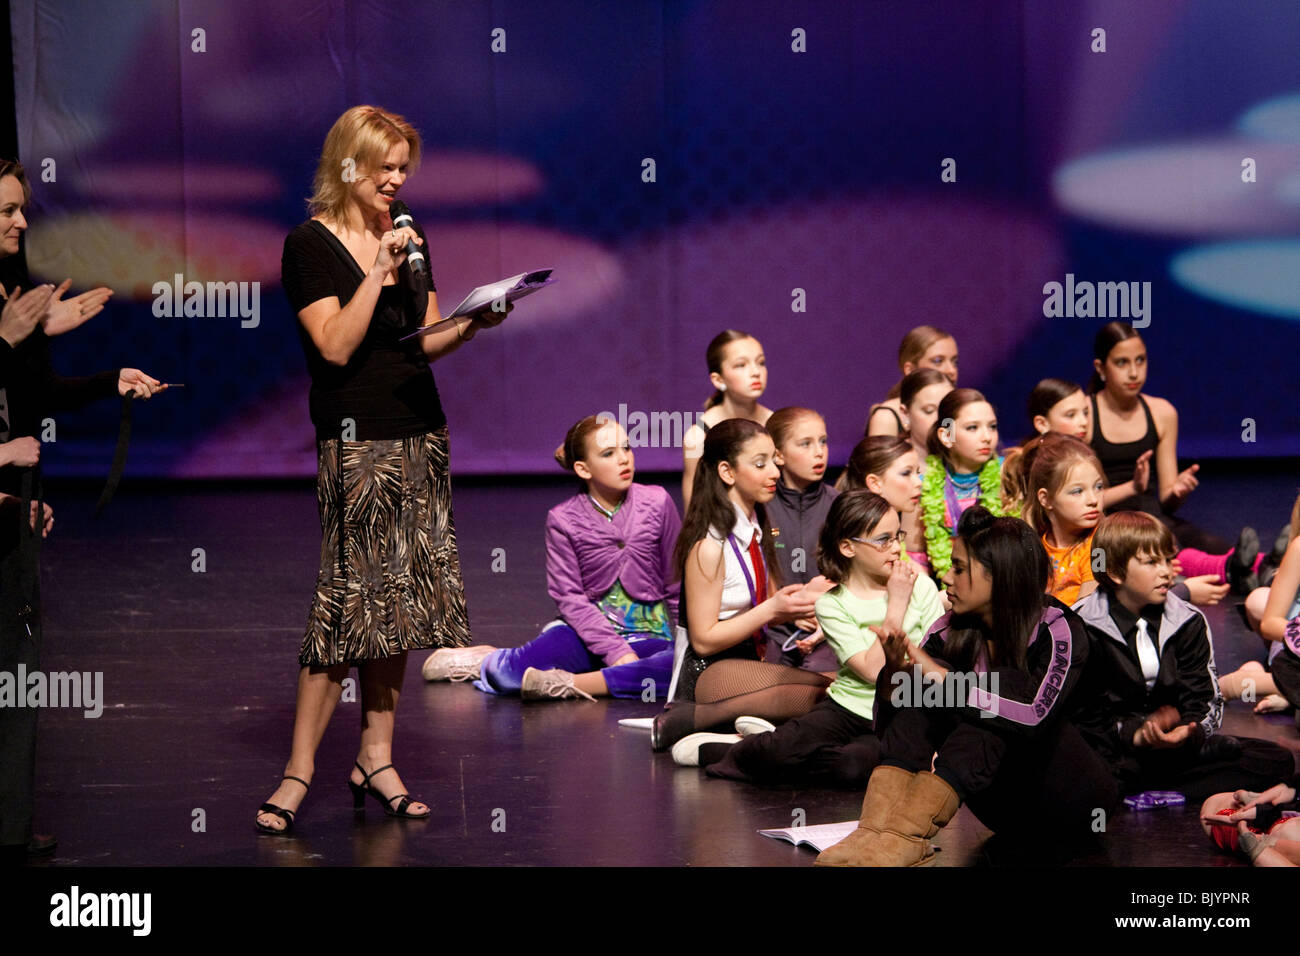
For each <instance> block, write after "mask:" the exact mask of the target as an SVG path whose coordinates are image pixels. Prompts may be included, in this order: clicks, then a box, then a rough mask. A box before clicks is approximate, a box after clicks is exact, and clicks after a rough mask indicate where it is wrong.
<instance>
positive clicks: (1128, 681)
mask: <svg viewBox="0 0 1300 956" xmlns="http://www.w3.org/2000/svg"><path fill="white" fill-rule="evenodd" d="M1076 607H1077V610H1078V612H1079V615H1080V616H1081V617H1082V618H1083V621H1084V624H1085V625H1086V627H1087V630H1088V641H1089V646H1090V650H1091V660H1090V666H1089V671H1088V675H1087V681H1086V687H1085V689H1084V690H1083V691H1082V693H1083V695H1084V696H1083V700H1082V706H1081V709H1080V712H1079V714H1078V716H1077V722H1078V725H1079V728H1080V730H1081V731H1082V732H1083V734H1084V736H1085V738H1086V739H1087V740H1088V742H1089V743H1090V744H1091V745H1092V746H1093V747H1094V748H1095V749H1096V750H1097V752H1098V753H1099V754H1100V755H1101V756H1102V757H1103V758H1104V759H1105V760H1106V762H1107V764H1108V765H1109V766H1110V767H1111V769H1112V772H1113V773H1114V775H1115V778H1116V780H1117V781H1118V782H1119V785H1120V788H1121V790H1122V792H1123V793H1126V794H1128V793H1139V792H1141V791H1144V790H1177V791H1179V792H1181V793H1183V794H1184V795H1185V796H1186V797H1187V799H1188V800H1189V801H1193V802H1199V801H1201V800H1204V799H1205V798H1206V797H1208V796H1209V795H1210V794H1212V793H1220V792H1222V791H1225V790H1237V789H1239V788H1245V789H1248V790H1265V789H1267V788H1268V787H1271V786H1272V785H1273V784H1275V783H1277V782H1278V781H1279V780H1289V779H1291V777H1292V776H1293V775H1294V773H1295V761H1294V758H1293V757H1292V756H1291V752H1290V751H1289V750H1286V749H1285V748H1283V747H1280V746H1278V745H1277V744H1274V743H1269V742H1268V741H1264V740H1255V739H1253V738H1249V737H1242V738H1237V737H1229V736H1227V735H1225V734H1219V733H1218V730H1219V726H1220V724H1221V722H1222V719H1223V695H1222V694H1221V693H1220V692H1219V682H1218V676H1217V674H1216V673H1215V667H1214V650H1213V648H1212V647H1211V643H1210V632H1209V627H1208V626H1207V624H1206V623H1205V617H1204V615H1202V614H1201V612H1200V611H1198V610H1196V608H1195V607H1193V606H1192V605H1191V604H1188V603H1187V602H1186V601H1183V600H1182V599H1181V598H1177V597H1175V596H1173V595H1169V596H1168V597H1167V598H1166V599H1165V603H1164V605H1163V606H1162V605H1148V606H1147V607H1145V608H1143V609H1142V617H1143V618H1144V619H1145V620H1146V622H1147V633H1148V635H1150V637H1151V638H1152V639H1153V640H1154V643H1155V654H1156V655H1157V657H1158V669H1157V670H1156V674H1155V677H1154V679H1153V680H1152V683H1151V686H1150V687H1148V686H1147V680H1148V678H1147V677H1146V676H1144V674H1143V670H1142V663H1141V655H1140V653H1139V650H1138V644H1137V641H1138V631H1139V628H1138V618H1137V616H1135V615H1133V614H1132V613H1130V612H1129V611H1128V610H1127V609H1126V608H1124V607H1123V606H1122V605H1120V603H1119V602H1118V601H1116V600H1114V599H1113V598H1112V597H1111V596H1110V595H1109V594H1108V593H1107V592H1106V590H1105V589H1098V590H1097V591H1095V592H1093V593H1092V594H1090V595H1089V596H1088V597H1086V598H1085V599H1084V600H1083V601H1081V602H1080V603H1079V604H1078V605H1077V606H1076ZM1164 705H1168V706H1170V707H1173V708H1174V709H1175V710H1177V711H1178V714H1179V720H1180V723H1184V724H1186V723H1191V722H1195V723H1196V725H1197V726H1196V728H1195V729H1194V730H1193V732H1192V734H1191V736H1190V737H1189V738H1188V741H1187V742H1186V743H1185V744H1184V745H1183V746H1181V747H1174V748H1169V749H1156V748H1138V747H1134V746H1133V735H1134V734H1135V733H1136V732H1137V730H1138V729H1139V728H1140V727H1141V726H1142V724H1143V723H1144V722H1145V721H1146V720H1147V718H1148V717H1149V716H1150V715H1151V714H1153V713H1154V712H1155V711H1156V710H1157V709H1159V708H1160V707H1161V706H1164Z"/></svg>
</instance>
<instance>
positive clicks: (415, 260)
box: [388, 199, 429, 279]
mask: <svg viewBox="0 0 1300 956" xmlns="http://www.w3.org/2000/svg"><path fill="white" fill-rule="evenodd" d="M388 210H389V212H390V213H391V214H392V217H393V228H394V229H401V228H402V227H404V226H410V227H411V228H412V229H414V228H415V220H414V219H413V218H412V217H411V210H410V207H408V206H407V205H406V203H404V202H402V201H401V200H400V199H394V200H393V201H392V202H391V203H390V204H389V206H388ZM406 265H407V266H408V267H410V270H411V271H412V272H414V273H416V274H417V275H419V276H422V277H424V278H426V279H427V278H428V276H429V263H428V260H426V259H425V258H424V248H423V247H422V246H419V245H417V244H416V243H415V240H413V239H412V240H408V241H407V243H406Z"/></svg>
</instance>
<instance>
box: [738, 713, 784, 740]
mask: <svg viewBox="0 0 1300 956" xmlns="http://www.w3.org/2000/svg"><path fill="white" fill-rule="evenodd" d="M774 730H776V724H774V723H771V722H770V721H767V720H764V719H763V718H762V717H737V718H736V733H738V734H740V736H742V737H752V736H754V734H770V733H771V732H772V731H774Z"/></svg>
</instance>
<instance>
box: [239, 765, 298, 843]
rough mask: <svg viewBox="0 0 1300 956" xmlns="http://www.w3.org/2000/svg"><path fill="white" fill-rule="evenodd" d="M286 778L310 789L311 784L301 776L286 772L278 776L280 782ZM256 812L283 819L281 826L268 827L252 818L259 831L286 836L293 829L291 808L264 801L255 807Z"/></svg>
mask: <svg viewBox="0 0 1300 956" xmlns="http://www.w3.org/2000/svg"><path fill="white" fill-rule="evenodd" d="M286 780H293V781H295V782H297V783H300V784H302V786H303V789H304V790H307V791H309V792H310V791H311V784H309V783H308V782H307V781H306V780H304V779H302V777H294V776H290V775H288V774H286V775H285V776H283V777H281V778H280V782H281V783H283V782H284V781H286ZM304 799H306V796H305V795H304ZM257 812H258V813H270V814H274V815H275V816H277V817H279V818H280V819H281V820H283V821H284V827H283V828H276V827H269V826H267V825H266V824H265V823H263V822H262V821H261V820H257V819H254V820H253V824H254V826H256V827H257V829H258V831H259V832H261V833H269V834H271V836H288V834H289V831H290V830H292V829H293V815H294V814H293V811H292V810H286V809H284V807H277V806H276V805H275V804H274V803H264V804H262V805H261V806H260V807H258V808H257Z"/></svg>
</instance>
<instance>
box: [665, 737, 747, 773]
mask: <svg viewBox="0 0 1300 956" xmlns="http://www.w3.org/2000/svg"><path fill="white" fill-rule="evenodd" d="M738 743H740V734H705V733H699V734H687V735H686V736H685V737H683V738H682V739H681V740H679V741H677V743H675V744H673V749H672V755H673V763H675V764H677V766H679V767H698V766H699V765H700V747H701V746H703V745H704V744H738Z"/></svg>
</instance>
